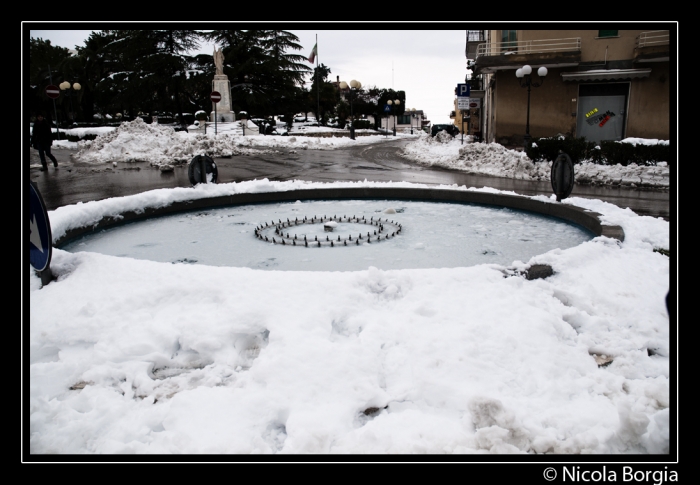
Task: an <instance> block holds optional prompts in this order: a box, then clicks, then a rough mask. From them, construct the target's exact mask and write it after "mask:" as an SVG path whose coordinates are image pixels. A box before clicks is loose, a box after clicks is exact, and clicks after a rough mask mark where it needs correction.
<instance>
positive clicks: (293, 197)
mask: <svg viewBox="0 0 700 485" xmlns="http://www.w3.org/2000/svg"><path fill="white" fill-rule="evenodd" d="M351 199H358V200H362V199H392V200H410V201H420V202H452V203H468V204H478V205H484V206H495V207H507V208H510V209H517V210H522V211H526V212H533V213H536V214H541V215H545V216H549V217H553V218H556V219H562V220H564V221H566V222H570V223H574V224H578V225H580V226H582V227H584V228H585V229H587V230H589V231H590V232H592V233H593V234H595V235H596V236H606V237H610V238H613V239H617V240H619V241H624V239H625V233H624V231H623V229H622V227H620V226H614V225H604V224H602V223H601V221H600V214H599V213H597V212H593V211H590V210H587V209H583V208H580V207H576V206H573V205H570V204H562V203H561V202H545V201H542V200H536V199H532V198H529V197H526V196H522V195H510V194H502V193H491V192H479V191H471V190H449V189H439V188H423V187H415V188H414V187H332V188H314V189H296V190H287V191H277V192H251V193H237V194H229V195H221V196H214V197H205V198H197V199H189V200H184V201H176V202H173V203H171V204H169V205H167V206H164V207H145V208H143V209H140V210H129V211H125V212H122V213H121V214H119V215H117V216H115V215H110V216H105V217H102V219H100V220H99V221H97V222H93V223H90V224H89V225H86V226H82V227H74V228H71V229H70V230H68V231H66V233H65V234H63V235H62V236H61V237H59V238H58V239H57V240H55V241H54V246H55V247H59V248H60V247H61V246H62V245H64V244H66V243H67V242H69V241H72V240H74V239H76V238H79V237H81V236H84V235H86V234H90V233H94V232H97V231H101V230H103V229H106V228H108V227H112V226H117V225H123V224H125V223H129V222H135V221H139V220H145V219H149V218H152V217H159V216H162V215H166V214H175V213H179V212H189V211H193V210H198V209H211V208H215V207H230V206H239V205H248V204H261V203H275V202H296V201H297V200H351Z"/></svg>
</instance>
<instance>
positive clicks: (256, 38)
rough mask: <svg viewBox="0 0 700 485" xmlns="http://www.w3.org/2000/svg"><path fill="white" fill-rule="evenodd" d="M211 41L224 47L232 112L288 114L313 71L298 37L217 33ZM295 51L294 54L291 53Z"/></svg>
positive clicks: (276, 32) (270, 32) (250, 32)
mask: <svg viewBox="0 0 700 485" xmlns="http://www.w3.org/2000/svg"><path fill="white" fill-rule="evenodd" d="M205 35H206V38H207V39H208V40H211V41H214V42H215V43H217V44H219V45H220V46H221V49H222V52H223V54H224V74H226V75H227V76H228V78H229V81H230V82H231V102H232V105H233V106H232V108H234V110H236V111H240V110H244V111H247V112H248V113H249V114H251V113H252V114H254V116H258V117H267V116H274V115H278V114H280V113H288V112H289V111H291V110H292V106H295V105H297V104H298V102H297V99H298V97H299V93H300V92H299V90H300V89H301V88H302V84H303V80H304V76H305V75H306V73H308V72H309V71H310V69H309V68H308V67H307V66H306V65H305V64H303V63H302V61H304V60H305V59H306V58H305V57H304V56H301V55H299V54H294V53H293V51H295V50H301V49H302V47H301V45H299V43H298V40H299V39H298V37H297V36H295V35H294V34H292V33H290V32H286V31H282V30H214V31H211V32H209V33H207V34H205ZM290 51H291V52H290Z"/></svg>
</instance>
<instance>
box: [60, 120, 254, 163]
mask: <svg viewBox="0 0 700 485" xmlns="http://www.w3.org/2000/svg"><path fill="white" fill-rule="evenodd" d="M240 153H243V150H241V149H240V148H239V147H238V146H236V143H235V137H232V136H231V135H226V134H222V135H221V136H219V137H215V136H214V135H213V134H211V135H208V134H207V135H204V134H201V135H189V134H188V133H186V132H176V131H175V130H174V129H173V128H172V127H169V126H162V125H159V124H157V123H152V124H148V123H145V122H144V121H143V120H142V119H141V118H137V119H135V120H134V121H130V122H125V123H122V124H121V125H119V127H117V128H116V129H115V130H113V131H110V132H108V133H105V134H103V135H100V136H98V137H97V138H95V140H92V141H80V142H78V152H77V153H76V154H75V155H73V157H74V158H75V159H76V160H78V161H81V162H89V163H111V162H127V163H128V162H150V164H151V165H153V166H157V167H160V166H164V165H180V164H184V163H187V162H189V161H190V160H191V159H192V158H193V157H194V156H196V155H209V156H210V157H226V156H232V155H234V154H236V155H238V154H240Z"/></svg>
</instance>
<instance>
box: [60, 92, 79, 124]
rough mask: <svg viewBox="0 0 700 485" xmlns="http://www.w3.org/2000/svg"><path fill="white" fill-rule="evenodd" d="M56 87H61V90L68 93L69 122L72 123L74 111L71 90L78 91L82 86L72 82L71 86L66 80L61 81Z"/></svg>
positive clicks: (73, 121)
mask: <svg viewBox="0 0 700 485" xmlns="http://www.w3.org/2000/svg"><path fill="white" fill-rule="evenodd" d="M58 87H59V88H61V91H65V92H67V93H68V97H69V98H70V120H71V124H73V123H75V113H74V112H73V91H75V92H76V93H77V92H78V91H80V88H82V86H81V85H80V84H79V83H73V86H71V84H70V83H69V82H68V81H63V82H62V83H61V84H59V85H58ZM71 88H72V89H71ZM56 121H58V120H56Z"/></svg>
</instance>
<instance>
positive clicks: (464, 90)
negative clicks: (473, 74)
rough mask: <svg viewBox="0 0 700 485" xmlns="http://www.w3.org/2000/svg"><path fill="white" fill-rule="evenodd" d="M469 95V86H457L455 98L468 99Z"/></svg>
mask: <svg viewBox="0 0 700 485" xmlns="http://www.w3.org/2000/svg"><path fill="white" fill-rule="evenodd" d="M470 94H471V85H470V84H458V85H457V96H459V97H460V98H468V97H469V95H470Z"/></svg>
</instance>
